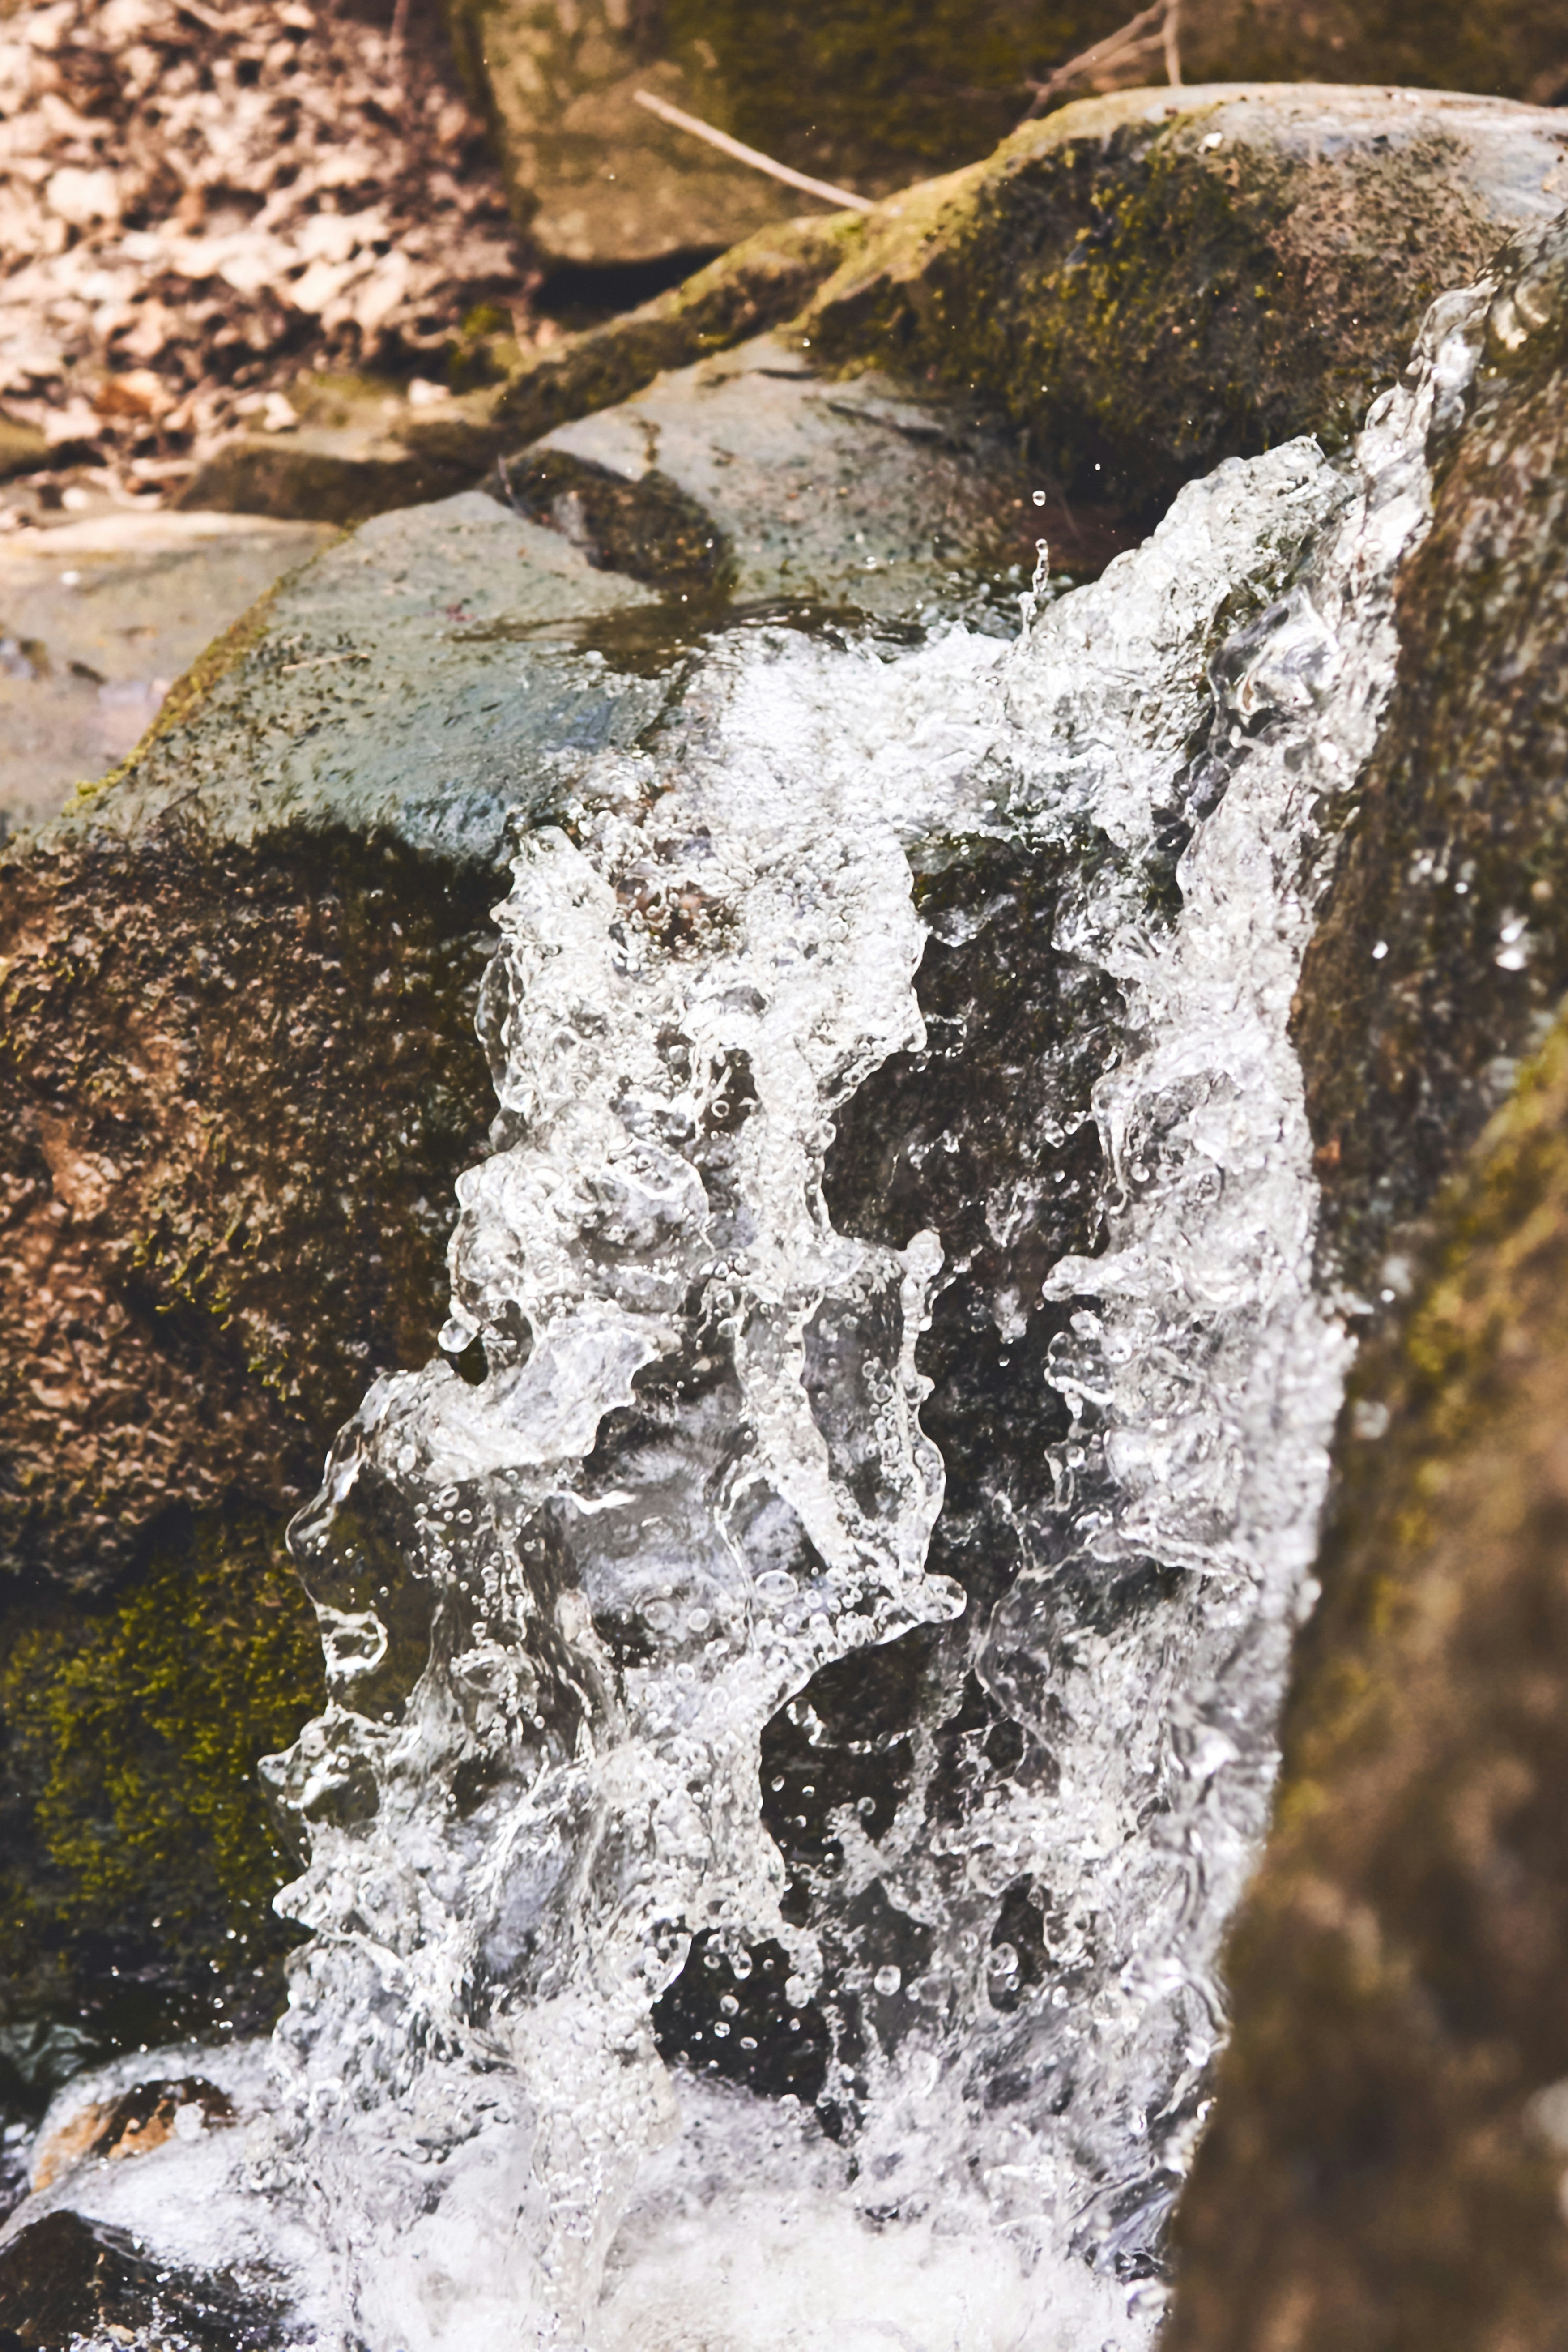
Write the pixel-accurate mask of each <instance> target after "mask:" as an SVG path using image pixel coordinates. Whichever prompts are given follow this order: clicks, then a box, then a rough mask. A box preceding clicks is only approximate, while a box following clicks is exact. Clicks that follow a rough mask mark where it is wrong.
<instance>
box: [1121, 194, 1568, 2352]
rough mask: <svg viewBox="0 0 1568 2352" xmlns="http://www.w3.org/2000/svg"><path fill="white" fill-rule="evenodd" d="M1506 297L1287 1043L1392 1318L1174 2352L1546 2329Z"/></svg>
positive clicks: (1550, 2215) (1546, 1128) (1538, 906)
mask: <svg viewBox="0 0 1568 2352" xmlns="http://www.w3.org/2000/svg"><path fill="white" fill-rule="evenodd" d="M1500 275H1501V280H1502V282H1501V285H1500V290H1499V293H1498V297H1497V299H1496V300H1495V302H1494V303H1493V305H1492V308H1491V313H1490V324H1489V328H1488V334H1487V342H1486V347H1485V351H1484V353H1483V363H1482V367H1481V371H1480V374H1479V382H1478V384H1477V388H1476V392H1475V395H1474V399H1473V404H1472V407H1471V412H1470V414H1469V417H1468V419H1467V420H1466V421H1465V422H1464V424H1463V426H1462V429H1460V430H1459V431H1458V433H1457V435H1456V436H1454V437H1453V438H1451V439H1450V441H1449V443H1448V446H1447V448H1446V450H1445V452H1444V453H1443V457H1442V463H1441V471H1440V478H1439V486H1438V490H1437V511H1436V517H1435V520H1434V524H1433V529H1432V531H1431V534H1430V536H1429V538H1428V539H1427V541H1426V543H1425V546H1424V547H1423V548H1422V549H1421V550H1420V551H1419V552H1418V553H1417V554H1416V556H1415V558H1414V559H1413V560H1412V561H1411V562H1409V563H1408V564H1407V566H1406V572H1405V574H1404V578H1403V581H1402V583H1401V590H1400V596H1399V605H1398V625H1399V634H1400V654H1399V677H1398V684H1397V687H1396V693H1395V696H1394V698H1393V702H1392V705H1391V708H1390V710H1389V714H1388V717H1387V719H1386V721H1385V729H1384V732H1383V737H1382V740H1381V743H1380V747H1379V750H1378V751H1377V753H1376V755H1375V759H1374V760H1373V761H1372V762H1371V764H1370V767H1369V770H1368V772H1367V774H1366V775H1365V776H1364V779H1363V780H1362V783H1361V787H1360V790H1359V793H1358V794H1357V796H1356V801H1355V803H1354V812H1353V814H1354V823H1353V824H1352V829H1351V831H1350V833H1349V835H1348V839H1347V841H1346V842H1345V844H1344V845H1343V851H1342V855H1341V858H1340V864H1339V868H1338V873H1337V877H1336V879H1335V882H1334V885H1333V890H1332V893H1331V898H1330V905H1329V910H1328V915H1327V919H1326V920H1325V921H1324V923H1323V924H1322V928H1321V929H1320V931H1319V933H1318V937H1317V940H1316V941H1315V943H1314V946H1313V948H1312V953H1311V954H1310V956H1309V958H1308V960H1307V964H1306V968H1305V971H1304V973H1303V978H1302V982H1301V995H1300V999H1299V1003H1298V1008H1297V1027H1298V1034H1299V1036H1300V1040H1301V1046H1302V1051H1303V1058H1304V1061H1305V1066H1306V1076H1307V1081H1308V1098H1309V1104H1310V1107H1311V1108H1312V1116H1313V1118H1314V1122H1315V1133H1316V1137H1317V1141H1318V1154H1319V1165H1320V1168H1321V1169H1322V1171H1323V1173H1324V1176H1325V1179H1326V1180H1327V1182H1328V1187H1329V1190H1328V1195H1327V1198H1328V1206H1329V1212H1330V1214H1329V1221H1328V1248H1329V1251H1330V1254H1331V1260H1332V1261H1333V1262H1335V1263H1336V1264H1337V1270H1338V1271H1339V1272H1340V1273H1341V1274H1342V1275H1343V1274H1345V1273H1348V1274H1350V1275H1351V1276H1353V1277H1355V1278H1358V1279H1360V1280H1363V1281H1364V1283H1365V1284H1366V1285H1367V1286H1369V1287H1377V1288H1378V1289H1379V1296H1380V1297H1381V1301H1382V1302H1383V1307H1384V1309H1385V1312H1384V1313H1383V1315H1382V1318H1381V1328H1379V1329H1378V1330H1377V1332H1376V1334H1375V1338H1374V1339H1373V1340H1372V1342H1371V1343H1370V1344H1369V1345H1368V1346H1367V1347H1366V1349H1364V1354H1363V1357H1362V1360H1361V1362H1360V1365H1359V1367H1358V1369H1357V1372H1356V1375H1355V1379H1354V1383H1353V1393H1352V1397H1351V1401H1350V1404H1349V1407H1348V1408H1347V1413H1346V1418H1345V1423H1344V1425H1343V1434H1342V1438H1341V1442H1340V1444H1339V1447H1338V1451H1337V1463H1338V1492H1337V1498H1336V1501H1335V1504H1334V1507H1333V1512H1332V1515H1331V1520H1330V1525H1329V1528H1328V1532H1327V1536H1326V1538H1325V1541H1324V1546H1323V1550H1322V1559H1321V1560H1320V1564H1319V1570H1318V1573H1319V1576H1320V1579H1321V1581H1322V1592H1323V1598H1322V1602H1321V1604H1320V1607H1319V1611H1318V1613H1317V1615H1316V1617H1315V1619H1314V1620H1313V1621H1312V1623H1311V1625H1310V1626H1309V1628H1308V1630H1307V1633H1306V1634H1305V1636H1304V1638H1303V1640H1302V1643H1301V1648H1300V1652H1299V1654H1298V1659H1297V1663H1296V1669H1295V1676H1294V1689H1293V1695H1292V1698H1291V1706H1290V1709H1289V1713H1288V1717H1287V1723H1286V1736H1285V1743H1284V1746H1285V1753H1284V1765H1283V1772H1282V1778H1281V1790H1280V1797H1279V1802H1278V1809H1277V1816H1276V1821H1275V1824H1274V1828H1273V1831H1272V1833H1271V1836H1270V1842H1269V1845H1268V1849H1267V1853H1266V1855H1265V1858H1264V1862H1263V1864H1262V1868H1261V1871H1260V1875H1259V1877H1258V1879H1257V1881H1256V1883H1255V1885H1254V1886H1253V1889H1252V1891H1251V1894H1250V1895H1249V1898H1248V1900H1247V1902H1246V1904H1245V1906H1244V1907H1243V1911H1242V1914H1241V1916H1240V1918H1239V1924H1238V1926H1237V1928H1236V1930H1235V1933H1234V1937H1233V1939H1232V1945H1231V1950H1230V1958H1229V1969H1228V1974H1229V1979H1230V1987H1231V1994H1232V2000H1233V2008H1234V2032H1233V2037H1232V2041H1231V2043H1230V2047H1229V2050H1228V2053H1227V2055H1226V2057H1225V2059H1224V2061H1223V2063H1222V2065H1221V2068H1220V2072H1219V2077H1218V2084H1217V2096H1216V2102H1215V2108H1214V2116H1213V2121H1212V2124H1211V2126H1210V2128H1209V2131H1208V2134H1207V2137H1206V2139H1205V2140H1204V2142H1203V2143H1202V2145H1201V2147H1200V2148H1199V2151H1198V2155H1197V2164H1196V2168H1195V2170H1194V2172H1193V2175H1192V2178H1191V2179H1190V2181H1189V2184H1188V2187H1187V2189H1186V2195H1185V2197H1184V2200H1183V2202H1182V2205H1181V2208H1180V2212H1179V2216H1178V2224H1177V2233H1176V2234H1177V2247H1178V2291H1177V2295H1176V2306H1175V2310H1174V2313H1173V2315H1172V2318H1171V2321H1170V2323H1169V2326H1168V2328H1167V2332H1166V2337H1165V2339H1164V2340H1165V2342H1166V2346H1167V2347H1168V2352H1199V2348H1200V2347H1201V2352H1231V2347H1235V2352H1242V2347H1246V2352H1256V2347H1260V2346H1265V2347H1268V2346H1283V2345H1286V2344H1288V2345H1290V2346H1291V2347H1292V2352H1461V2348H1462V2352H1470V2347H1475V2346H1477V2345H1480V2344H1486V2345H1503V2344H1506V2345H1508V2346H1510V2347H1512V2352H1547V2347H1556V2346H1558V2345H1559V2344H1560V2343H1561V2341H1562V2336H1563V2309H1564V2307H1565V2302H1568V2234H1565V2233H1564V2231H1563V2216H1562V2189H1561V2182H1562V2178H1563V2163H1564V2158H1565V2157H1568V2095H1565V2093H1564V2089H1563V2084H1564V2081H1565V2079H1568V2011H1565V2010H1564V2006H1563V1998H1562V1986H1563V1964H1564V1954H1565V1952H1568V1812H1565V1811H1564V1808H1563V1788H1564V1786H1565V1785H1568V1544H1565V1540H1564V1538H1565V1531H1568V1458H1565V1454H1564V1441H1563V1393H1564V1385H1565V1382H1568V1024H1564V1022H1563V1020H1562V1018H1561V1017H1558V1018H1557V1019H1556V1021H1555V1025H1552V1024H1553V1014H1554V1013H1555V1012H1556V1008H1557V1006H1558V1004H1559V1003H1560V1000H1561V997H1562V993H1563V989H1564V986H1565V985H1568V930H1565V929H1564V916H1563V906H1564V892H1565V890H1568V866H1565V854H1568V840H1565V835H1564V787H1565V784H1568V663H1565V658H1564V644H1565V642H1568V638H1565V626H1568V560H1565V550H1568V536H1565V534H1564V530H1563V508H1564V501H1565V499H1568V437H1565V435H1564V416H1565V414H1568V404H1565V402H1564V389H1565V386H1564V367H1565V364H1568V227H1564V226H1563V225H1559V226H1555V227H1554V228H1552V230H1550V231H1548V232H1546V233H1544V234H1543V235H1542V236H1540V237H1538V238H1536V239H1533V240H1530V241H1529V242H1527V243H1525V244H1523V245H1521V247H1519V248H1516V249H1515V250H1514V252H1512V253H1511V255H1510V256H1509V257H1506V260H1505V263H1504V265H1503V268H1502V269H1501V272H1500ZM1543 1029H1545V1031H1546V1033H1547V1034H1546V1038H1545V1043H1544V1045H1541V1043H1540V1040H1541V1036H1542V1030H1543ZM1531 1045H1535V1046H1536V1047H1537V1048H1538V1050H1537V1052H1536V1054H1535V1057H1534V1058H1533V1059H1532V1060H1530V1061H1528V1062H1527V1064H1526V1066H1525V1068H1524V1072H1523V1076H1522V1077H1521V1079H1520V1081H1519V1083H1518V1086H1517V1088H1516V1089H1515V1091H1514V1092H1513V1093H1512V1095H1511V1097H1509V1098H1508V1099H1507V1100H1506V1102H1505V1104H1504V1107H1503V1108H1501V1109H1500V1111H1498V1112H1497V1113H1496V1115H1495V1117H1494V1118H1492V1120H1491V1122H1490V1125H1489V1126H1486V1127H1485V1129H1484V1131H1483V1132H1482V1133H1481V1134H1480V1137H1479V1142H1478V1141H1476V1140H1475V1139H1476V1134H1477V1130H1478V1129H1479V1128H1481V1126H1482V1122H1483V1120H1484V1119H1485V1118H1486V1113H1487V1108H1488V1105H1489V1099H1490V1100H1495V1099H1496V1096H1497V1094H1498V1093H1499V1092H1503V1093H1505V1094H1506V1092H1507V1089H1508V1087H1509V1085H1510V1082H1511V1078H1512V1076H1513V1074H1514V1072H1515V1070H1516V1068H1517V1066H1518V1057H1519V1056H1520V1055H1521V1054H1526V1053H1528V1052H1529V1050H1530V1048H1531ZM1467 1147H1469V1156H1468V1157H1467V1156H1466V1151H1467ZM1445 1179H1446V1180H1447V1181H1446V1182H1445ZM1379 1286H1380V1287H1379ZM1406 1298H1409V1299H1410V1300H1411V1302H1412V1303H1411V1304H1409V1305H1408V1306H1406V1305H1405V1304H1404V1303H1403V1301H1404V1300H1405V1299H1406Z"/></svg>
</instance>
